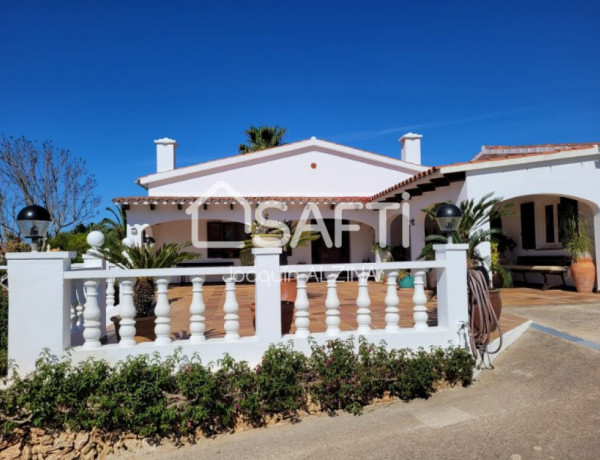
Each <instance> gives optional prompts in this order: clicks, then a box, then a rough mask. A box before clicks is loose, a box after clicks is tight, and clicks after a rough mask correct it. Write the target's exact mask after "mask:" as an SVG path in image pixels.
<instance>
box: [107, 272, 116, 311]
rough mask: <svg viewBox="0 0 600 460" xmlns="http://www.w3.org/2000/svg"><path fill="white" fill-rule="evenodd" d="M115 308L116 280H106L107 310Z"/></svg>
mask: <svg viewBox="0 0 600 460" xmlns="http://www.w3.org/2000/svg"><path fill="white" fill-rule="evenodd" d="M114 306H115V279H114V278H108V279H107V280H106V308H112V307H114Z"/></svg>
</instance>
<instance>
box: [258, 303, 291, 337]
mask: <svg viewBox="0 0 600 460" xmlns="http://www.w3.org/2000/svg"><path fill="white" fill-rule="evenodd" d="M250 311H251V312H252V325H253V326H254V328H256V305H255V304H254V302H252V303H251V304H250ZM293 320H294V302H281V333H282V334H289V333H290V330H291V329H292V322H293Z"/></svg>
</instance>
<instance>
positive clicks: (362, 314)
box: [356, 271, 371, 334]
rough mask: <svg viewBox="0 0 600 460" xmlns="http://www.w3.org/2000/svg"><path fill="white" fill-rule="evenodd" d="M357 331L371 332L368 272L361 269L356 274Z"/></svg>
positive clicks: (360, 332) (362, 332)
mask: <svg viewBox="0 0 600 460" xmlns="http://www.w3.org/2000/svg"><path fill="white" fill-rule="evenodd" d="M356 306H357V307H358V308H357V310H356V322H357V323H358V329H357V332H358V333H359V334H368V333H369V332H371V309H370V308H369V307H370V306H371V298H370V297H369V272H367V271H362V272H361V273H359V274H358V297H357V298H356Z"/></svg>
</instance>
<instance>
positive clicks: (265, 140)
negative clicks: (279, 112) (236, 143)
mask: <svg viewBox="0 0 600 460" xmlns="http://www.w3.org/2000/svg"><path fill="white" fill-rule="evenodd" d="M285 131H286V129H285V128H280V127H279V125H275V126H258V127H256V126H250V128H248V129H247V130H246V136H247V138H248V139H247V142H248V145H246V144H241V145H240V147H239V152H240V153H241V154H244V153H250V152H256V151H258V150H264V149H270V148H271V147H277V146H278V145H281V143H282V142H281V141H282V140H283V136H284V135H285Z"/></svg>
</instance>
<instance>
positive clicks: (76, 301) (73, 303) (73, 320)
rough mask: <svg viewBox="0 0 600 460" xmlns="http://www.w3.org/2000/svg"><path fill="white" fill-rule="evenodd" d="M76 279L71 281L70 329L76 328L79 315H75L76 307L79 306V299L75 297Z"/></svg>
mask: <svg viewBox="0 0 600 460" xmlns="http://www.w3.org/2000/svg"><path fill="white" fill-rule="evenodd" d="M76 285H77V280H72V281H71V329H76V328H77V325H78V322H79V321H78V320H79V316H78V315H77V307H78V306H79V299H78V298H77V287H76Z"/></svg>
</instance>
